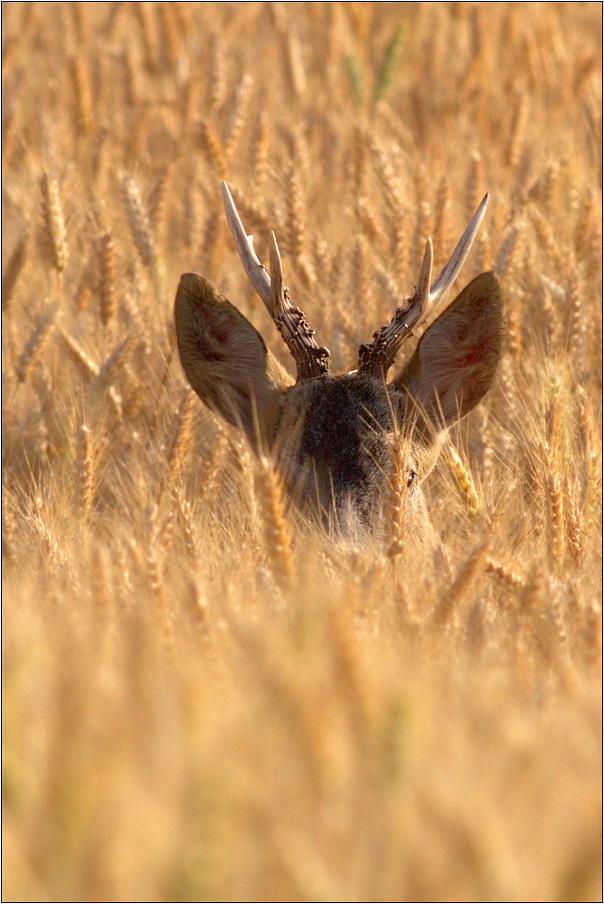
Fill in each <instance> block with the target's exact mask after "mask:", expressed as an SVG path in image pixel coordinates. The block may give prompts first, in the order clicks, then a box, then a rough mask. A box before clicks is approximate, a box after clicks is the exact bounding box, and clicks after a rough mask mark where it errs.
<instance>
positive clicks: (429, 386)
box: [392, 273, 505, 430]
mask: <svg viewBox="0 0 604 904" xmlns="http://www.w3.org/2000/svg"><path fill="white" fill-rule="evenodd" d="M504 336H505V316H504V304H503V297H502V294H501V288H500V285H499V281H498V280H497V277H496V276H495V275H494V274H493V273H482V274H481V275H480V276H477V277H476V279H473V280H472V282H471V283H469V284H468V285H467V286H466V288H465V289H464V290H463V292H461V293H460V294H459V295H458V296H457V298H456V299H455V301H453V302H452V303H451V304H450V305H449V307H447V308H446V309H445V310H444V311H443V313H442V314H441V315H440V316H439V317H438V318H437V319H436V320H435V321H434V323H433V324H432V325H431V326H430V327H429V328H428V329H427V330H426V332H425V333H424V335H423V336H422V338H421V339H420V341H419V342H418V345H417V348H416V349H415V352H414V354H413V355H412V357H411V359H410V361H409V362H408V363H407V365H406V366H405V368H404V369H403V371H402V373H401V374H400V375H399V376H398V377H397V378H396V379H395V380H394V381H393V383H392V386H393V387H394V389H396V390H398V391H400V392H407V393H408V394H409V395H411V396H412V398H413V400H414V401H415V402H416V403H418V405H419V407H420V411H422V410H423V411H425V413H426V415H427V416H428V418H429V420H430V421H431V422H432V424H433V425H434V426H435V427H436V429H437V430H438V429H441V428H443V427H448V426H450V425H451V424H452V423H454V422H455V421H456V420H457V419H459V418H462V417H464V416H465V415H466V414H468V413H469V412H470V411H471V410H472V409H473V408H474V407H475V406H476V405H477V404H478V402H480V400H481V399H482V398H483V397H484V395H485V394H486V392H487V391H488V389H489V388H490V386H491V384H492V382H493V380H494V377H495V373H496V370H497V366H498V364H499V361H500V359H501V355H502V352H503V343H504Z"/></svg>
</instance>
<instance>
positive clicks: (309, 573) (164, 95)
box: [2, 3, 602, 901]
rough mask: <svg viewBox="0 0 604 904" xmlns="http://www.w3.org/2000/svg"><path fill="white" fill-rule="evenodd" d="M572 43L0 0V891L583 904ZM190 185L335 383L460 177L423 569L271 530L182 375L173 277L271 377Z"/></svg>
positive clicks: (262, 499)
mask: <svg viewBox="0 0 604 904" xmlns="http://www.w3.org/2000/svg"><path fill="white" fill-rule="evenodd" d="M601 28H602V8H601V5H600V4H599V3H551V4H550V3H538V4H536V3H533V4H528V3H489V4H475V3H438V4H437V3H434V4H433V3H421V4H414V3H404V4H403V3H401V4H398V3H376V4H373V3H307V4H304V3H288V4H285V3H200V4H192V3H69V4H68V3H45V4H39V3H4V4H3V17H2V74H3V101H4V103H3V111H2V176H3V180H2V213H3V217H2V359H3V371H2V372H3V389H2V392H3V401H2V406H3V407H2V420H3V439H2V460H3V468H2V481H3V482H2V488H3V489H2V564H3V588H4V598H3V601H4V607H3V609H4V611H3V657H2V679H3V723H2V725H3V732H2V789H3V794H2V826H3V858H2V886H3V894H2V896H3V900H6V901H17V900H35V901H59V900H60V901H79V900H90V901H95V900H101V901H106V900H134V901H145V900H168V901H195V900H196V901H200V900H202V901H222V900H225V901H249V900H255V901H287V900H291V901H402V900H411V901H450V900H454V901H465V900H468V901H472V900H474V901H475V900H483V901H491V900H492V901H502V900H505V901H515V900H518V901H538V900H541V901H597V900H601V894H602V891H601V813H602V809H601V807H602V796H601V792H602V785H601V652H602V651H601V600H602V586H601V567H602V563H601V528H602V524H601V390H602V367H601V363H602V359H601V352H602V282H601V276H602V271H601V242H602V235H601V215H602V159H601V150H602V106H601V102H602V95H601V67H602V59H601ZM222 179H227V181H228V183H229V185H230V187H231V189H232V191H233V195H234V197H235V200H236V202H237V204H238V206H239V209H240V212H241V215H242V218H243V221H244V224H245V225H246V227H247V230H248V232H253V233H254V235H255V238H256V245H257V248H258V250H259V254H260V257H261V259H264V260H266V259H267V239H268V235H269V231H270V230H271V229H274V230H275V232H276V235H277V238H278V241H279V244H280V248H281V251H282V255H283V263H284V273H285V279H286V282H287V283H288V285H289V286H290V290H291V294H292V298H293V300H294V303H296V304H298V305H299V306H300V307H301V308H303V309H304V311H305V312H306V314H307V316H308V320H309V322H310V323H311V325H312V326H313V327H314V328H315V329H316V330H317V336H318V338H319V340H320V342H321V343H324V344H325V345H327V346H329V348H330V349H331V352H332V358H333V361H334V364H335V369H338V370H340V371H343V370H348V369H350V368H352V367H354V366H355V361H356V354H357V349H358V346H359V344H360V343H361V342H366V341H368V340H369V339H370V337H371V334H372V332H373V331H374V330H376V329H377V328H378V327H379V326H381V325H382V324H384V323H386V322H387V321H388V319H389V318H390V316H391V315H392V312H393V310H394V308H395V307H396V305H397V304H398V303H400V299H401V298H402V297H405V295H407V294H409V293H411V292H412V291H413V286H414V281H415V280H416V278H417V273H418V268H419V263H420V261H421V254H422V252H423V247H424V244H425V241H426V238H427V236H429V235H430V236H432V239H433V241H434V249H435V265H436V266H440V265H442V263H443V262H444V260H446V258H447V256H448V254H449V253H450V251H451V250H452V248H453V245H454V243H455V241H456V240H457V238H458V237H459V235H460V234H461V232H462V230H463V229H464V227H465V225H466V223H467V221H468V219H469V217H470V216H471V214H472V212H473V210H474V209H475V208H476V206H477V203H478V201H479V200H480V198H481V197H482V195H483V194H484V193H485V191H487V190H488V191H489V192H490V193H491V199H490V204H489V208H488V211H487V216H486V219H485V221H484V225H483V227H482V230H481V232H480V235H479V238H478V239H477V242H476V245H475V248H474V249H473V251H472V254H471V256H470V258H469V259H468V262H467V263H466V265H465V267H464V270H463V271H462V274H461V277H460V278H459V280H458V283H457V286H458V289H461V287H462V286H463V285H465V283H466V282H467V281H468V280H469V279H470V278H472V277H473V276H475V275H477V274H478V273H480V272H482V271H483V270H488V269H494V270H495V271H496V273H497V274H498V276H499V278H500V280H501V283H502V287H503V291H504V295H505V299H506V306H507V324H508V335H507V343H506V349H505V354H504V358H503V361H502V364H501V367H500V371H499V374H498V379H497V383H496V386H495V387H494V388H493V390H492V391H491V392H490V393H489V394H488V396H487V397H486V398H485V400H484V401H483V402H482V403H481V404H480V405H479V406H478V407H477V408H476V409H475V411H473V412H472V414H471V415H470V416H469V417H468V418H467V419H466V420H465V421H463V422H462V423H461V424H460V425H458V427H457V428H455V429H454V430H452V431H451V434H450V441H449V443H448V444H447V445H446V447H445V449H444V450H443V452H442V453H441V455H440V458H439V460H438V463H437V465H436V468H435V470H434V471H433V473H432V474H431V476H430V477H429V478H428V480H427V481H426V485H425V486H426V492H427V495H428V502H429V510H430V519H431V523H432V525H433V528H434V532H435V536H436V537H437V538H438V544H437V547H436V552H435V553H432V552H428V551H427V549H426V547H425V546H423V547H422V546H421V545H420V540H418V538H417V537H415V536H413V535H412V534H407V535H405V534H404V524H403V525H402V526H400V525H399V528H400V530H401V531H403V535H402V537H399V542H398V543H397V544H396V546H392V545H391V546H390V548H388V546H387V540H386V539H385V538H383V537H381V536H375V537H372V539H371V541H368V542H367V543H366V544H364V545H360V546H359V547H358V548H355V547H353V546H352V545H350V544H348V545H342V544H338V543H337V542H336V541H333V540H329V539H328V538H327V537H325V536H322V535H321V534H319V533H317V532H313V531H312V530H308V529H305V528H304V526H303V525H301V524H300V523H299V520H297V516H296V513H295V512H293V511H291V510H290V509H289V508H288V506H287V500H286V499H284V498H283V494H282V493H281V490H280V487H279V482H278V480H277V479H276V475H275V473H274V472H273V470H272V468H271V465H270V463H268V462H259V461H257V460H256V459H255V457H254V455H253V454H252V453H251V452H250V450H249V449H248V448H247V447H246V445H245V443H244V442H243V440H242V439H241V437H239V436H238V434H237V433H236V431H234V430H232V429H231V428H230V427H227V426H226V425H225V424H223V423H222V422H219V420H218V419H217V418H215V417H214V416H213V415H212V414H211V413H210V412H209V411H208V410H207V409H206V408H204V406H203V405H202V404H201V402H200V401H199V400H198V399H197V397H196V396H195V395H194V394H193V393H192V392H191V390H190V389H189V388H188V384H187V383H186V381H185V378H184V375H183V373H182V370H181V367H180V363H179V360H178V353H177V351H176V347H175V335H174V326H173V316H172V305H173V301H174V295H175V291H176V287H177V285H178V280H179V277H180V274H181V273H183V272H186V271H191V270H194V271H197V272H199V273H202V274H204V275H205V276H207V277H209V278H210V279H211V280H212V281H213V282H214V283H215V285H216V286H217V287H218V289H219V290H220V291H221V292H222V293H223V294H225V295H226V296H227V297H228V298H229V299H230V300H231V301H232V302H233V303H234V304H236V305H237V306H238V307H239V309H240V310H241V311H242V313H244V314H245V315H246V316H247V317H248V318H249V319H250V320H251V321H252V322H253V323H254V325H255V326H256V327H257V328H258V329H260V330H261V331H262V333H263V336H264V338H265V340H266V342H267V345H268V346H269V347H270V348H271V350H272V351H273V352H274V354H275V355H276V356H277V357H278V358H279V360H280V361H281V362H282V363H283V364H284V366H286V367H288V368H289V369H290V370H291V360H290V359H289V358H288V355H287V349H286V348H285V346H284V344H283V343H282V342H281V340H280V338H279V336H278V334H277V331H276V330H275V328H274V325H273V324H272V323H271V322H270V320H269V318H268V315H267V314H266V312H265V311H264V309H263V307H262V304H261V302H260V300H259V299H258V298H257V297H256V296H255V295H254V293H253V290H252V289H251V287H250V286H249V284H248V283H247V282H246V278H245V275H244V273H243V270H242V268H241V266H240V264H239V260H238V258H237V254H236V251H235V248H234V245H233V243H232V240H231V237H230V235H229V232H228V227H227V226H226V223H225V219H224V214H223V210H222V202H221V196H220V183H221V180H222ZM401 360H402V356H401ZM391 507H392V512H393V515H392V517H393V518H396V517H397V514H396V513H397V507H396V501H394V502H393V503H392V505H391Z"/></svg>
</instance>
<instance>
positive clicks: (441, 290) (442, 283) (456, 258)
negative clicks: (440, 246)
mask: <svg viewBox="0 0 604 904" xmlns="http://www.w3.org/2000/svg"><path fill="white" fill-rule="evenodd" d="M488 203H489V193H488V192H487V193H486V195H485V196H484V198H483V199H482V201H481V202H480V204H479V205H478V208H477V210H476V213H475V214H474V216H473V217H472V219H471V220H470V222H469V223H468V225H467V226H466V228H465V231H464V233H463V235H462V237H461V238H460V240H459V241H458V243H457V245H456V246H455V250H454V251H453V254H452V255H451V257H450V258H449V260H448V261H447V263H446V264H445V266H444V267H443V268H442V270H441V271H440V273H439V274H438V276H437V278H436V280H435V281H434V282H433V283H432V286H431V287H430V300H429V305H430V308H432V307H434V306H435V305H436V304H437V303H438V302H439V301H440V299H441V298H442V297H443V295H444V294H445V292H446V291H447V289H449V287H450V286H452V285H453V283H454V282H455V280H456V279H457V274H458V273H459V271H460V270H461V268H462V267H463V265H464V261H465V259H466V258H467V256H468V254H469V253H470V248H471V247H472V244H473V242H474V239H475V238H476V233H477V232H478V230H479V228H480V224H481V223H482V220H483V218H484V215H485V211H486V209H487V204H488Z"/></svg>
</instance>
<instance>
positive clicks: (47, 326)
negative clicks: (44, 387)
mask: <svg viewBox="0 0 604 904" xmlns="http://www.w3.org/2000/svg"><path fill="white" fill-rule="evenodd" d="M57 314H58V307H57V305H54V304H51V305H48V306H47V307H46V308H45V309H44V310H43V311H42V313H41V314H40V316H39V317H38V319H37V321H36V325H35V327H34V329H33V331H32V333H31V335H30V337H29V339H28V340H27V342H26V344H25V347H24V349H23V351H22V352H21V354H20V355H19V359H18V361H17V365H16V367H15V376H16V377H17V383H23V382H24V381H25V380H26V379H27V378H28V376H29V374H30V372H31V369H32V367H33V366H34V364H35V362H36V360H37V358H38V356H39V354H40V352H41V351H42V348H43V346H44V344H45V342H46V341H47V339H48V337H49V335H50V331H51V329H52V327H53V324H54V322H55V319H56V317H57Z"/></svg>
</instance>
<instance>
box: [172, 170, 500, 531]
mask: <svg viewBox="0 0 604 904" xmlns="http://www.w3.org/2000/svg"><path fill="white" fill-rule="evenodd" d="M222 198H223V203H224V209H225V214H226V219H227V222H228V225H229V228H230V231H231V234H232V237H233V240H234V242H235V246H236V249H237V251H238V253H239V257H240V259H241V263H242V265H243V268H244V270H245V273H246V274H247V276H248V278H249V280H250V282H251V284H252V286H253V287H254V289H255V290H256V292H257V293H258V295H259V296H260V298H261V300H262V302H263V303H264V305H265V307H266V309H267V311H268V313H269V315H270V317H271V319H272V320H273V322H274V324H275V326H276V327H277V330H278V332H279V333H280V335H281V337H282V339H283V341H284V342H285V344H286V345H287V347H288V349H289V352H290V354H291V356H292V358H293V360H294V362H295V366H296V378H295V379H294V378H293V377H292V376H291V375H290V374H289V372H288V371H287V370H286V369H285V368H284V367H283V366H282V365H281V364H280V362H279V361H278V360H277V358H276V357H275V355H273V354H272V353H271V351H270V350H269V349H268V348H267V345H266V343H265V341H264V339H263V338H262V336H261V335H260V333H259V332H258V331H257V330H256V329H255V327H254V326H253V325H252V324H251V323H250V322H249V321H248V320H247V318H246V317H244V316H243V314H241V312H240V311H239V310H238V309H237V308H236V307H235V306H234V305H233V304H231V302H230V301H228V300H227V299H226V298H224V297H223V296H222V295H221V294H220V293H219V292H218V290H217V289H216V288H215V287H214V285H213V284H212V283H211V282H210V281H209V280H208V279H206V278H205V277H203V276H201V275H199V274H197V273H184V274H183V275H182V276H181V279H180V283H179V285H178V289H177V292H176V299H175V304H174V319H175V328H176V339H177V346H178V352H179V356H180V361H181V364H182V368H183V370H184V373H185V376H186V378H187V380H188V382H189V383H190V385H191V387H192V388H193V390H194V391H195V392H196V393H197V395H198V396H199V398H200V399H201V400H202V402H204V404H205V405H206V406H207V407H208V408H209V409H211V411H213V412H214V413H216V414H218V415H219V416H220V417H221V418H222V419H223V420H224V421H226V422H227V423H228V424H230V425H232V426H233V427H235V428H237V429H238V430H239V431H242V432H243V434H244V436H245V437H246V438H247V440H248V441H249V444H250V445H251V447H252V448H253V450H254V452H255V453H256V454H258V455H264V454H269V455H270V456H271V457H272V458H273V460H274V462H275V466H276V468H277V469H278V472H279V474H280V475H281V477H282V481H283V485H284V486H285V488H286V491H287V493H288V495H289V498H291V500H292V501H293V503H294V507H295V508H296V509H297V510H298V511H299V512H301V513H303V514H304V515H307V516H308V517H309V521H310V522H311V523H317V522H318V523H319V524H320V525H322V526H323V527H324V528H326V529H327V530H328V532H329V533H330V534H332V535H333V534H335V535H339V536H349V535H358V533H359V532H361V534H363V533H365V534H366V533H367V532H370V531H372V530H373V529H374V527H375V526H376V525H377V524H380V523H383V500H384V498H385V494H386V493H387V489H388V486H389V474H390V473H391V471H392V467H393V464H392V462H393V448H394V446H395V444H396V443H400V442H401V439H402V438H404V440H405V444H404V449H405V452H404V457H403V464H402V466H403V468H404V481H403V492H405V493H406V494H407V496H408V500H409V502H410V504H411V505H410V508H413V507H415V509H416V510H417V511H418V512H419V511H422V512H425V501H424V498H423V495H422V484H423V482H424V481H425V479H426V477H427V476H428V474H429V473H430V471H431V470H432V469H433V467H434V465H435V463H436V460H437V458H438V454H439V451H440V449H441V447H442V445H443V442H444V439H445V438H446V436H447V432H448V430H449V428H450V427H451V426H452V425H453V424H456V423H458V422H459V421H460V420H461V419H462V418H464V417H466V416H467V415H468V414H469V413H470V411H472V409H473V408H475V406H476V405H477V404H478V403H479V402H480V401H481V400H482V399H483V398H484V396H485V394H486V393H487V392H488V390H489V388H490V387H491V385H492V383H493V381H494V378H495V375H496V371H497V367H498V364H499V362H500V359H501V355H502V349H503V342H504V319H505V314H504V301H503V297H502V292H501V287H500V284H499V281H498V279H497V277H496V276H495V274H494V273H492V272H485V273H481V274H480V275H479V276H477V277H476V278H475V279H473V280H472V281H471V282H470V283H468V285H466V287H465V288H464V289H463V290H462V291H461V293H460V294H459V295H458V296H457V297H456V298H455V300H454V301H453V302H451V303H450V304H449V305H448V306H447V307H445V308H444V310H442V312H441V313H440V314H439V315H438V316H437V317H436V319H434V321H433V322H432V323H431V324H429V325H428V327H427V328H425V330H424V332H423V334H422V335H421V337H420V339H419V341H418V343H417V347H416V348H415V351H414V352H413V354H412V355H411V357H410V358H409V360H408V362H407V363H406V364H405V365H404V367H403V369H402V370H401V372H400V373H398V374H397V375H396V376H394V378H393V379H390V380H389V379H388V374H389V371H390V370H391V368H392V367H393V366H394V364H395V361H396V358H397V355H398V353H399V351H400V349H401V347H402V345H403V343H405V342H406V341H407V340H409V338H410V337H411V336H412V335H413V333H414V331H417V330H419V328H420V327H421V326H424V325H425V324H426V322H427V320H428V319H429V316H430V313H431V312H434V310H435V309H436V307H437V306H438V305H439V303H442V300H443V298H444V296H445V293H446V292H447V291H448V290H449V289H450V287H451V286H452V285H453V283H454V282H455V279H456V278H457V275H458V273H459V271H460V270H461V268H462V265H463V263H464V261H465V260H466V258H467V256H468V253H469V251H470V248H471V246H472V243H473V241H474V238H475V236H476V234H477V232H478V230H479V227H480V224H481V222H482V220H483V217H484V214H485V210H486V206H487V203H488V200H489V195H488V194H486V195H485V197H484V198H483V200H482V201H481V203H480V205H479V207H478V209H477V210H476V212H475V214H474V215H473V217H472V218H471V220H470V222H469V223H468V225H467V227H466V229H465V231H464V233H463V234H462V236H461V238H460V240H459V242H458V243H457V245H456V247H455V249H454V251H453V253H452V255H451V257H450V258H449V260H448V261H447V263H446V264H445V266H444V267H443V268H442V270H441V271H440V273H439V275H438V276H437V278H436V279H435V280H434V281H432V267H433V256H434V255H433V247H432V241H431V239H430V238H428V240H427V241H426V245H425V250H424V255H423V259H422V262H421V266H420V270H419V276H418V279H417V285H416V287H415V291H414V292H413V294H412V295H411V296H409V297H408V298H406V299H405V300H404V302H403V304H401V305H400V306H399V307H397V308H396V310H395V312H394V315H393V317H392V319H391V321H390V323H388V324H386V325H385V326H382V327H381V328H380V329H378V330H377V331H376V332H375V333H374V334H373V337H372V341H371V342H367V343H365V344H362V345H361V346H360V348H359V351H358V361H357V366H356V369H354V370H350V371H348V372H346V373H340V374H331V373H330V352H329V349H327V348H326V347H325V346H320V345H318V344H317V341H316V340H315V335H314V330H312V329H311V328H310V327H309V326H308V324H307V322H306V318H305V315H304V313H303V312H302V311H301V310H300V309H299V308H298V307H295V306H294V305H293V304H292V303H291V301H290V296H289V291H288V289H287V288H286V287H285V286H284V283H283V270H282V263H281V257H280V253H279V248H278V245H277V240H276V238H275V233H274V232H271V233H270V235H269V239H268V251H269V266H270V272H269V271H267V269H266V267H265V266H264V265H263V264H262V263H261V262H260V260H259V258H258V256H257V255H256V252H255V250H254V244H253V236H251V235H247V234H246V231H245V229H244V227H243V224H242V222H241V219H240V216H239V213H238V211H237V208H236V206H235V203H234V201H233V198H232V195H231V192H230V190H229V188H228V186H227V184H226V182H223V183H222ZM399 460H400V456H399Z"/></svg>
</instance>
